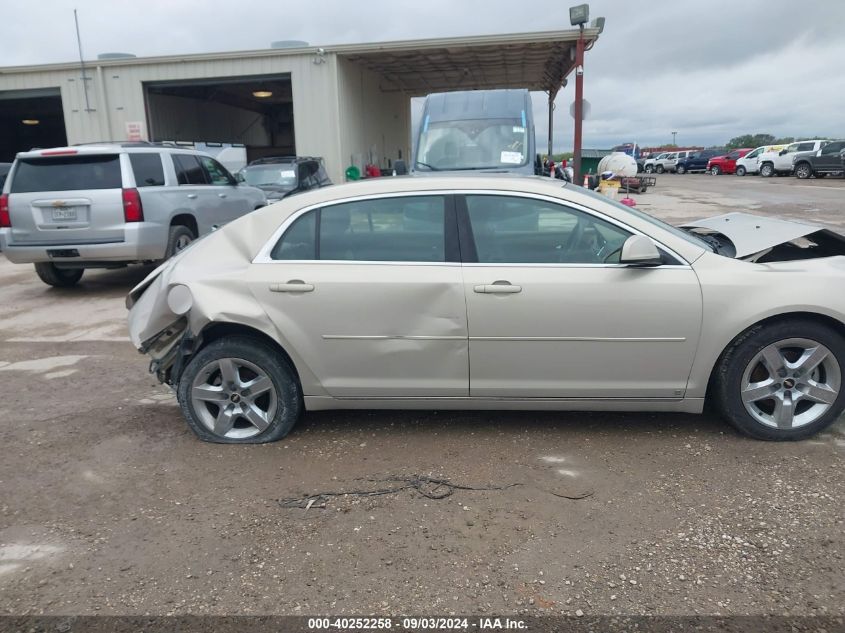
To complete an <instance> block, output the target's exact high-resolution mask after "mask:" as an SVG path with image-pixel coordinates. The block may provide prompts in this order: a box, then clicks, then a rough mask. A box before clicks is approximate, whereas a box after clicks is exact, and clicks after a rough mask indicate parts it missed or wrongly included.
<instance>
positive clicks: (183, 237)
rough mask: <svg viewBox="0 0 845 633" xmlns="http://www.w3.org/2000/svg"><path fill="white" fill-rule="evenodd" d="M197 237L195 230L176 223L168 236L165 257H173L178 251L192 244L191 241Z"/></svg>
mask: <svg viewBox="0 0 845 633" xmlns="http://www.w3.org/2000/svg"><path fill="white" fill-rule="evenodd" d="M195 239H197V236H196V235H194V232H193V231H192V230H191V229H189V228H188V227H187V226H182V225H176V226H171V227H170V235H169V236H168V238H167V251H166V252H165V255H164V258H165V259H168V258H170V257H173V256H174V255H175V254H176V253H178V252H179V251H181V250H184V249H186V248H188V246H190V244H191V242H193V241H194V240H195Z"/></svg>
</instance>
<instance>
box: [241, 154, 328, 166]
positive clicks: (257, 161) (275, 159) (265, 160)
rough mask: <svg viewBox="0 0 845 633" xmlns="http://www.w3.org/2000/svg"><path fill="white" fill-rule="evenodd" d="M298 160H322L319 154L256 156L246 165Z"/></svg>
mask: <svg viewBox="0 0 845 633" xmlns="http://www.w3.org/2000/svg"><path fill="white" fill-rule="evenodd" d="M300 160H316V161H318V162H322V161H323V159H322V158H320V157H319V156H264V157H263V158H256V159H255V160H251V161H250V162H249V164H247V167H249V166H250V165H265V164H269V163H281V162H291V163H294V162H296V161H300Z"/></svg>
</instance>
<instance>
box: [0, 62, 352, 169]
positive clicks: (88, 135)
mask: <svg viewBox="0 0 845 633" xmlns="http://www.w3.org/2000/svg"><path fill="white" fill-rule="evenodd" d="M315 61H317V62H318V63H315ZM86 74H87V77H88V80H87V81H86V82H85V83H86V84H87V85H88V103H89V106H90V107H89V109H88V110H86V105H85V92H84V88H83V81H82V76H81V72H80V70H79V69H78V68H73V69H67V68H64V69H50V68H45V69H43V70H40V69H38V68H37V67H33V68H31V69H27V71H26V72H16V71H14V70H10V71H7V72H4V73H0V91H6V90H23V89H31V88H42V87H58V88H59V89H60V90H61V96H62V104H63V110H64V118H65V127H66V128H67V136H68V143H86V142H95V141H103V140H123V139H126V138H127V132H126V124H127V123H133V122H143V123H144V126H145V129H146V125H147V123H148V121H147V113H146V107H145V101H144V83H145V82H156V81H170V80H179V79H201V78H215V77H246V76H255V75H272V74H289V75H290V78H291V85H292V92H293V114H294V136H295V139H296V150H297V153H299V154H303V155H313V156H322V157H324V158H325V160H326V166H327V168H328V169H329V173H330V175H331V177H332V178H333V179H334V180H335V181H336V182H340V181H342V174H343V170H344V169H345V168H346V165H347V163H346V160H348V159H342V156H343V155H345V154H348V152H342V151H341V145H340V134H339V113H338V103H339V98H338V76H337V66H336V58H335V56H334V55H331V54H327V55H325V56H317V55H314V54H311V53H303V54H278V55H263V56H237V55H235V56H233V57H231V58H214V59H191V58H190V57H188V58H185V59H184V60H179V61H175V60H172V59H168V60H165V61H160V62H151V61H143V62H141V61H140V60H139V61H134V62H133V61H129V62H125V63H114V62H109V63H102V64H97V63H96V62H93V63H92V64H91V65H88V66H87V73H86ZM195 140H204V139H195Z"/></svg>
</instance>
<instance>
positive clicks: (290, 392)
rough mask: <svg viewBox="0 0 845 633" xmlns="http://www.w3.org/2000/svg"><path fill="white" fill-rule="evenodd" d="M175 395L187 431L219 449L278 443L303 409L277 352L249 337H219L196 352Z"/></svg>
mask: <svg viewBox="0 0 845 633" xmlns="http://www.w3.org/2000/svg"><path fill="white" fill-rule="evenodd" d="M259 381H260V382H259ZM176 393H177V396H178V399H179V404H180V405H181V407H182V413H183V414H184V415H185V419H186V420H187V422H188V426H189V427H190V428H191V430H192V431H193V432H194V433H196V434H197V436H198V437H199V438H200V439H201V440H203V441H205V442H216V443H219V444H264V443H266V442H275V441H276V440H280V439H282V438H283V437H285V436H286V435H287V434H288V433H290V430H291V429H292V428H293V426H294V424H296V421H297V420H298V419H299V417H300V415H301V413H302V410H303V406H302V391H301V389H300V386H299V381H298V380H297V377H296V374H295V372H294V370H293V369H292V368H291V367H290V365H288V363H286V362H285V361H284V360H283V359H282V358H281V357H280V354H279V353H278V352H277V351H276V350H274V349H272V348H270V347H268V346H267V345H266V344H264V343H262V342H261V341H260V340H258V339H255V338H252V337H249V336H230V337H226V338H221V339H219V340H217V341H214V342H212V343H210V344H209V345H208V346H206V347H204V348H203V349H202V350H200V352H199V353H197V354H196V355H195V356H194V357H193V358H192V359H191V361H190V362H189V363H188V366H187V367H186V368H185V371H184V372H183V373H182V375H181V376H180V378H179V385H178V388H177V392H176Z"/></svg>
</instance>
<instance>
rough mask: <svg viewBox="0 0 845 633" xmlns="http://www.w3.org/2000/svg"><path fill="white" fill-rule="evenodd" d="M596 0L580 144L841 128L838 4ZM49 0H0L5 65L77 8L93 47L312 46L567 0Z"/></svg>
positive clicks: (66, 23) (48, 57)
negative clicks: (2, 0) (36, 5)
mask: <svg viewBox="0 0 845 633" xmlns="http://www.w3.org/2000/svg"><path fill="white" fill-rule="evenodd" d="M575 3H576V0H571V4H575ZM590 5H591V14H592V17H596V16H599V15H603V16H605V17H606V18H607V26H606V29H605V32H604V34H602V36H601V38H600V40H599V41H598V43H597V44H596V46H595V48H594V49H593V50H591V51H589V52H588V54H587V59H586V64H585V70H586V75H585V82H584V83H585V96H586V98H587V99H588V100H589V101H590V103H591V104H592V112H591V115H590V118H589V119H588V120H587V121H586V122H585V126H584V133H585V137H584V142H585V145H586V146H588V147H609V146H612V145H614V144H617V143H621V142H625V141H637V142H640V143H641V144H644V145H651V144H659V143H666V142H670V141H671V138H672V137H671V132H672V131H677V132H678V143H683V144H699V145H713V144H719V143H724V142H726V141H727V140H728V139H730V138H731V137H733V136H737V135H739V134H744V133H752V132H768V133H771V134H775V135H779V136H780V135H784V136H786V135H788V136H805V135H814V134H824V135H829V136H841V135H845V130H843V129H842V127H841V124H840V123H839V122H838V117H835V116H834V113H835V112H837V111H838V110H837V106H838V105H839V104H840V103H842V102H843V101H845V75H843V74H842V73H840V72H839V71H838V70H837V68H838V67H837V63H838V60H841V59H843V53H845V36H843V32H842V28H841V25H842V23H843V22H845V2H839V1H833V0H802V1H801V2H800V3H799V2H774V1H772V0H743V2H736V1H735V0H709V1H708V2H698V3H692V2H689V1H682V0H650V1H648V2H645V1H643V0H640V1H636V0H593V1H592V2H590ZM49 7H50V8H49V18H50V19H48V20H45V19H44V16H43V11H41V10H40V11H33V10H32V9H31V6H30V5H27V4H26V3H13V4H11V5H10V6H8V7H6V8H5V9H4V16H3V24H4V39H3V62H2V63H3V64H4V65H20V64H35V63H47V62H66V61H72V60H74V59H76V58H77V56H78V53H77V50H76V39H75V32H74V26H73V8H74V7H77V8H78V9H79V16H80V27H81V31H82V36H83V46H84V51H85V53H86V57H88V58H93V57H95V56H96V54H97V53H100V52H111V51H124V52H131V53H135V54H137V55H140V56H151V55H167V54H178V53H200V52H208V51H233V50H244V49H255V48H266V47H268V46H269V44H270V42H271V41H274V40H282V39H300V40H306V41H309V42H311V43H312V44H315V45H317V44H333V43H350V42H368V41H380V40H393V39H417V38H426V37H442V36H454V35H477V34H485V33H510V32H530V31H545V30H552V29H558V28H568V27H569V24H568V22H569V19H568V11H567V8H568V4H567V3H564V4H562V5H556V4H554V3H549V2H548V0H542V1H540V0H523V1H522V2H517V3H515V2H513V0H462V1H461V2H457V1H455V0H426V2H423V3H419V2H416V3H412V2H403V3H397V2H395V0H369V1H368V2H365V3H361V2H351V3H350V2H345V1H342V0H322V2H320V3H319V4H314V3H302V2H292V1H291V0H288V1H285V2H279V1H278V0H254V1H252V2H249V3H242V4H239V5H238V4H232V3H231V2H223V1H221V0H204V1H202V2H200V1H199V0H180V2H172V0H146V1H145V2H144V3H143V5H138V4H137V3H130V2H125V1H114V0H112V1H106V0H53V1H52V2H51V3H50V5H49ZM33 33H37V34H38V37H33V36H32V34H33ZM44 42H50V45H49V46H45V45H44ZM573 86H574V81H570V84H569V86H567V87H566V88H565V89H564V90H563V91H561V93H560V95H559V96H558V99H557V110H556V116H555V139H556V142H555V146H556V149H558V150H560V149H564V148H569V147H571V144H572V143H571V139H572V119H571V117H570V116H569V104H570V103H571V101H572V99H573V93H574V90H573ZM534 105H535V120H536V123H537V132H538V146H539V147H545V140H544V139H545V138H546V129H547V123H546V121H547V110H546V97H545V95H542V94H537V95H534Z"/></svg>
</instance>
